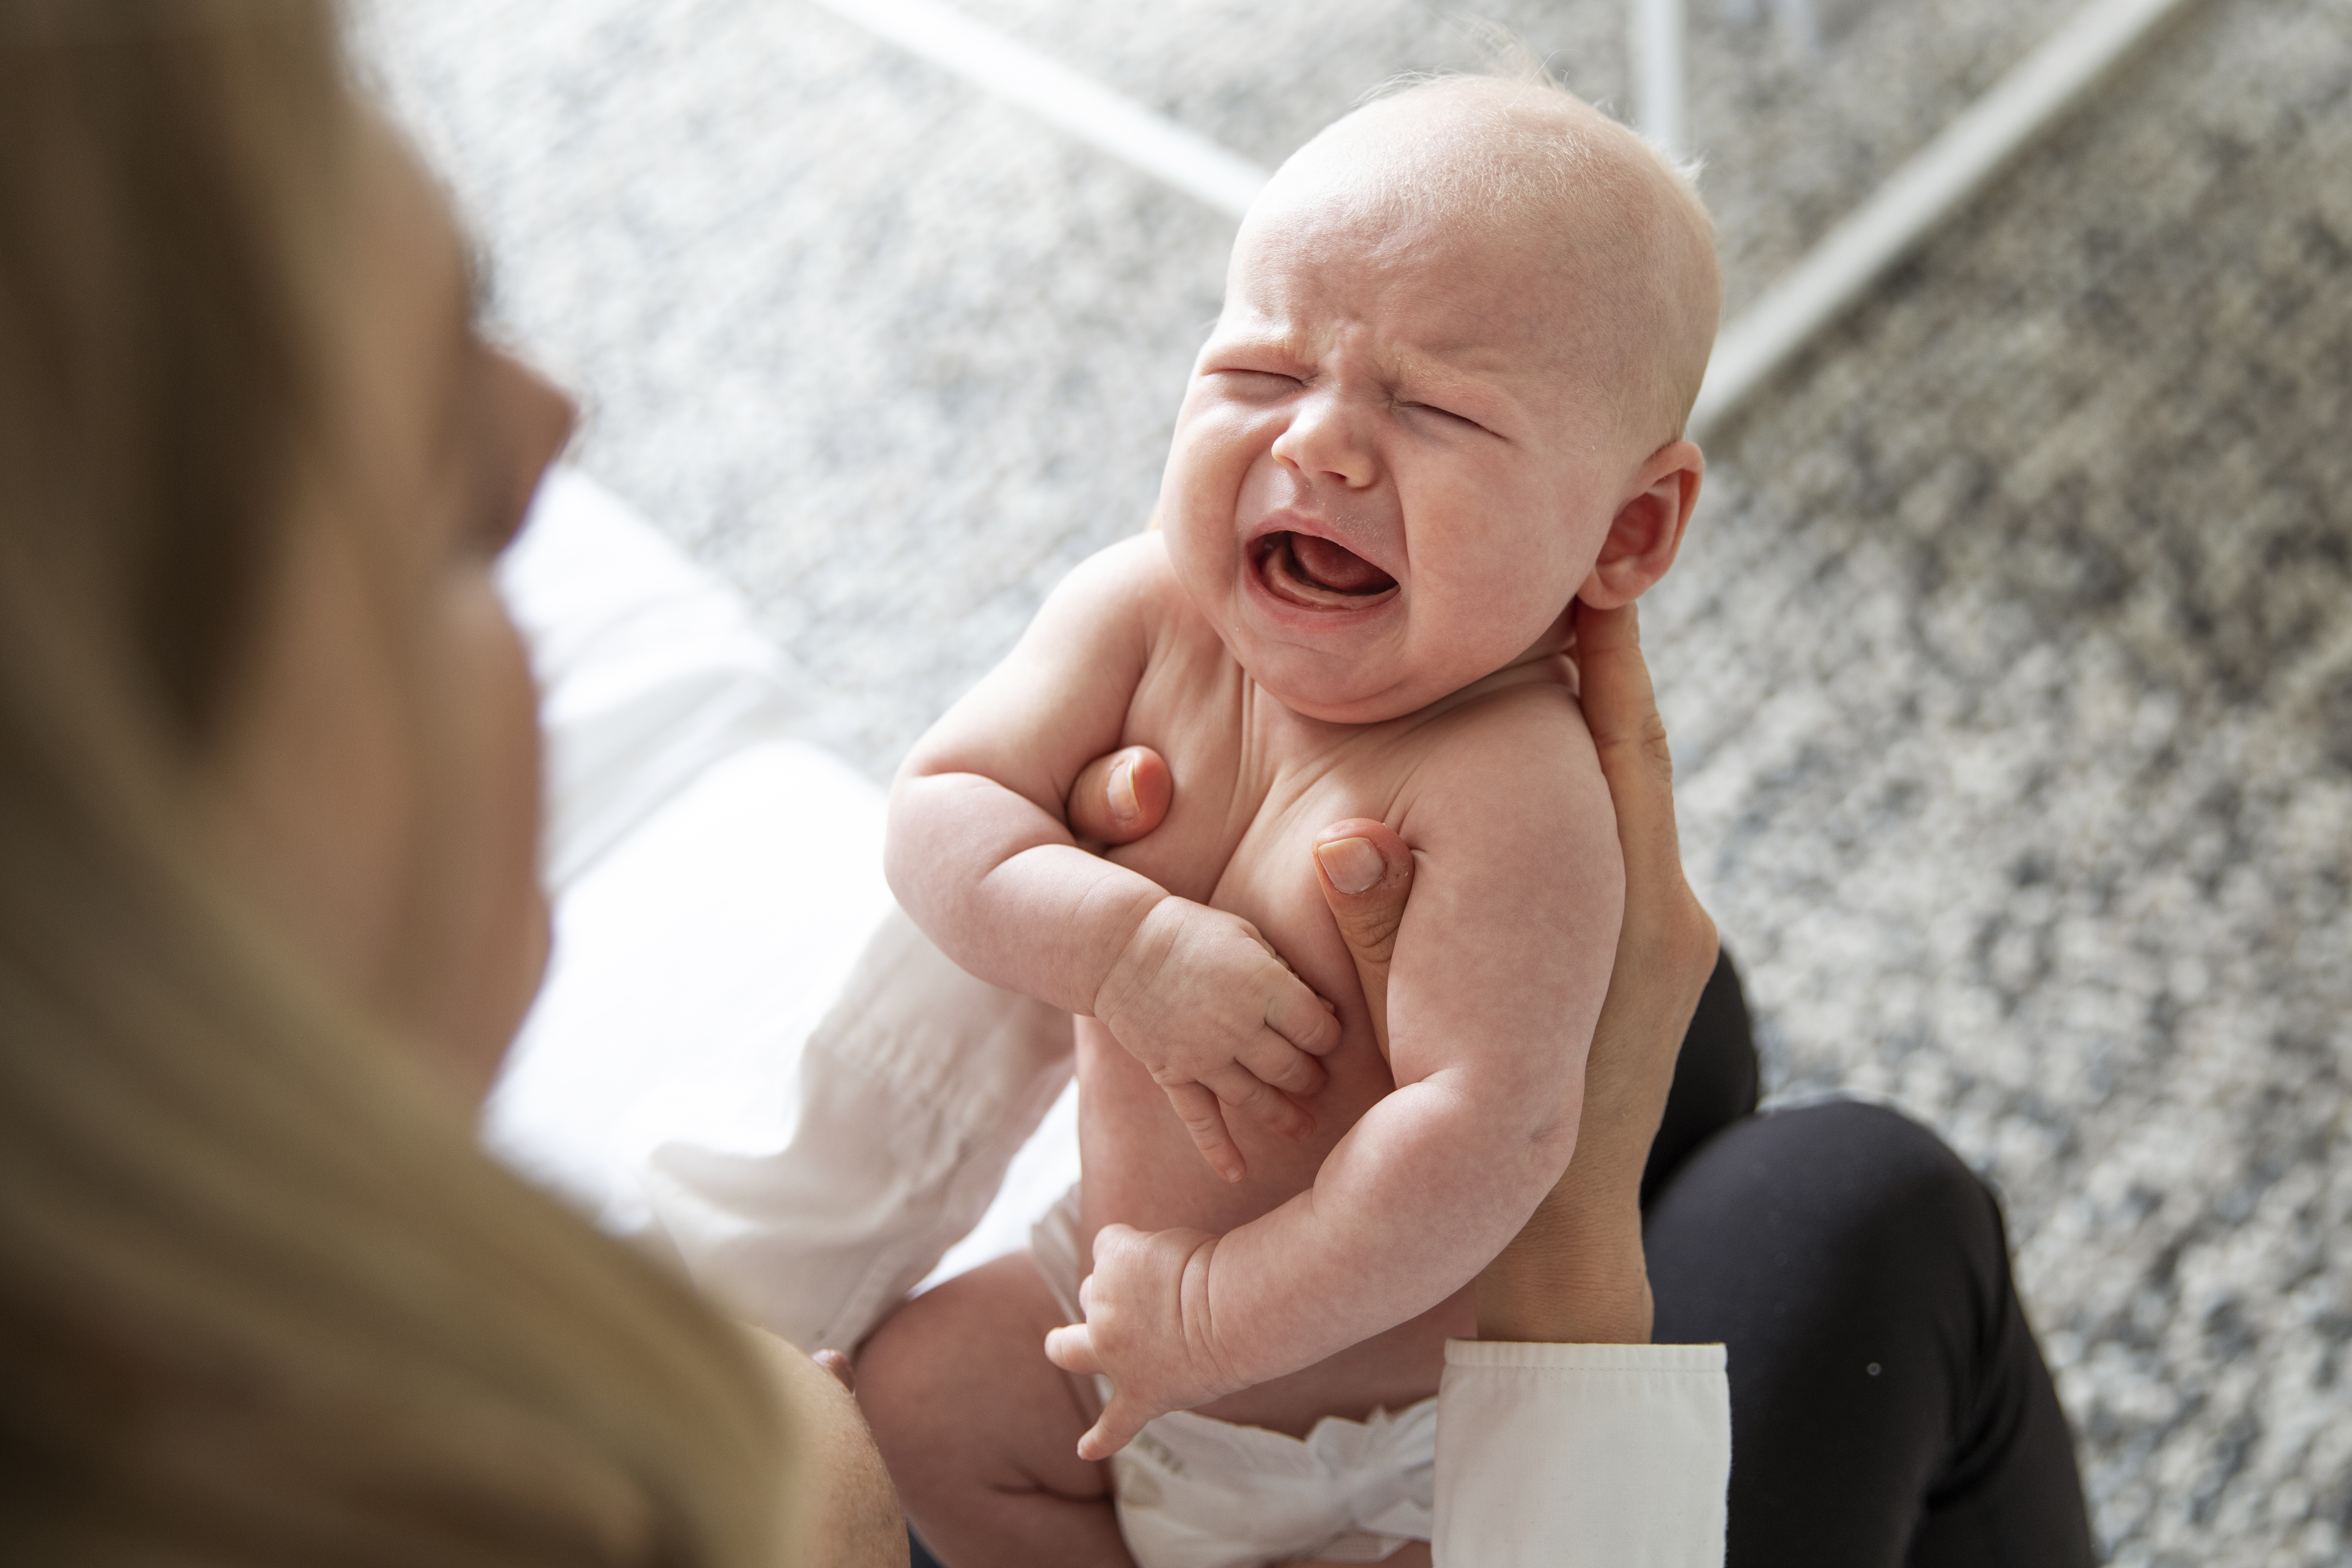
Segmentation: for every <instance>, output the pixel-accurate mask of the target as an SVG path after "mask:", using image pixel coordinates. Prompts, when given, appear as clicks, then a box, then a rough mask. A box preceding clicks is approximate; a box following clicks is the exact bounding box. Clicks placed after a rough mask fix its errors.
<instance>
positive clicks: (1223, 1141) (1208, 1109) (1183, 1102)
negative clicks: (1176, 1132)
mask: <svg viewBox="0 0 2352 1568" xmlns="http://www.w3.org/2000/svg"><path fill="white" fill-rule="evenodd" d="M1160 1089H1163V1090H1164V1091H1165V1092H1166V1093H1167V1096H1168V1103H1169V1104H1170V1105H1171V1107H1173V1108H1174V1109H1175V1111H1176V1120H1178V1121H1181V1122H1182V1123H1183V1124H1184V1131H1187V1132H1190V1133H1191V1134H1192V1143H1193V1146H1194V1147H1195V1148H1197V1149H1199V1150H1200V1151H1201V1158H1202V1159H1203V1160H1206V1161H1207V1162H1208V1163H1209V1169H1211V1170H1212V1171H1214V1172H1216V1173H1217V1174H1218V1175H1220V1176H1223V1178H1224V1179H1225V1180H1226V1181H1229V1182H1238V1181H1240V1180H1241V1179H1242V1178H1243V1177H1244V1176H1245V1175H1247V1174H1248V1173H1249V1166H1248V1164H1247V1163H1245V1162H1244V1160H1243V1159H1242V1152H1241V1146H1240V1145H1239V1144H1237V1143H1235V1142H1234V1135H1233V1134H1232V1133H1231V1132H1228V1131H1225V1116H1224V1112H1223V1110H1220V1109H1219V1108H1218V1105H1217V1097H1216V1096H1215V1095H1214V1094H1213V1093H1212V1092H1211V1091H1210V1090H1209V1089H1207V1088H1206V1087H1204V1086H1202V1085H1201V1084H1197V1083H1163V1084H1161V1085H1160Z"/></svg>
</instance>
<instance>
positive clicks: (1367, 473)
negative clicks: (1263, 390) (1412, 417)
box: [1274, 393, 1380, 490]
mask: <svg viewBox="0 0 2352 1568" xmlns="http://www.w3.org/2000/svg"><path fill="white" fill-rule="evenodd" d="M1274 455H1275V457H1276V458H1279V459H1280V460H1281V461H1283V462H1285V463H1286V464H1288V465H1289V466H1290V467H1292V468H1296V469H1297V470H1298V472H1299V473H1300V474H1301V475H1303V476H1304V477H1306V478H1307V479H1310V480H1314V481H1316V482H1318V483H1337V484H1340V485H1344V486H1346V487H1347V488H1348V489H1351V490H1360V489H1365V488H1366V487H1368V486H1370V485H1371V484H1373V483H1375V482H1376V481H1377V480H1378V479H1380V459H1379V457H1378V455H1377V454H1376V453H1375V452H1374V450H1373V448H1372V442H1371V437H1370V430H1369V429H1367V428H1366V427H1365V420H1364V418H1363V416H1362V415H1361V413H1360V411H1359V410H1357V409H1356V408H1355V407H1354V406H1353V405H1351V404H1349V401H1348V400H1347V399H1345V398H1342V397H1340V396H1339V395H1337V394H1330V393H1327V394H1324V395H1319V396H1314V397H1309V398H1307V400H1306V401H1305V402H1304V403H1303V404H1302V405H1300V407H1299V410H1298V412H1297V415H1296V416H1294V417H1293V418H1292V419H1291V421H1290V426H1289V428H1288V429H1286V430H1285V431H1283V433H1282V434H1281V435H1280V436H1278V437H1276V438H1275V443H1274Z"/></svg>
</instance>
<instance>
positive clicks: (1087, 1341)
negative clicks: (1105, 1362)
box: [1045, 1323, 1102, 1377]
mask: <svg viewBox="0 0 2352 1568" xmlns="http://www.w3.org/2000/svg"><path fill="white" fill-rule="evenodd" d="M1045 1359H1046V1360H1047V1361H1050V1362H1052V1363H1054V1364H1055V1366H1058V1367H1060V1368H1061V1369H1062V1370H1063V1371H1064V1372H1074V1373H1077V1374H1078V1375H1079V1376H1080V1377H1092V1376H1094V1375H1095V1374H1096V1373H1099V1372H1101V1371H1102V1361H1101V1358H1100V1357H1098V1356H1097V1355H1096V1354H1095V1340H1094V1335H1093V1334H1092V1333H1091V1332H1089V1331H1087V1326H1086V1325H1085V1324H1084V1323H1072V1324H1070V1325H1069V1326H1067V1327H1066V1328H1059V1329H1055V1330H1053V1331H1051V1332H1049V1333H1047V1334H1046V1336H1045Z"/></svg>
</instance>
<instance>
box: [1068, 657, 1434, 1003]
mask: <svg viewBox="0 0 2352 1568" xmlns="http://www.w3.org/2000/svg"><path fill="white" fill-rule="evenodd" d="M1149 695H1150V692H1149V690H1148V689H1147V691H1146V692H1145V693H1141V694H1139V696H1149ZM1190 695H1191V697H1192V701H1190V702H1189V703H1182V704H1179V703H1177V702H1175V701H1172V700H1170V701H1166V702H1164V703H1153V702H1150V701H1148V700H1139V701H1138V702H1137V704H1136V705H1135V708H1134V710H1133V711H1132V712H1131V714H1130V718H1129V728H1128V732H1127V734H1126V736H1125V737H1124V742H1123V743H1127V744H1138V743H1140V744H1145V745H1150V746H1152V747H1154V748H1155V749H1157V750H1158V751H1159V752H1160V754H1161V755H1162V756H1163V757H1165V758H1166V759H1167V761H1168V763H1169V769H1170V772H1171V773H1172V774H1173V776H1174V778H1175V783H1176V791H1175V800H1174V803H1173V805H1172V806H1171V809H1170V812H1169V815H1168V819H1167V821H1166V822H1165V823H1164V824H1162V825H1161V826H1160V829H1159V830H1158V831H1157V832H1155V833H1153V834H1151V835H1150V836H1149V837H1145V838H1143V839H1140V840H1139V841H1137V842H1136V843H1134V844H1131V845H1128V846H1126V847H1122V848H1119V849H1115V850H1113V851H1111V858H1113V859H1115V860H1117V861H1118V863H1120V864H1121V865H1124V866H1127V867H1129V868H1132V869H1134V870H1136V871H1139V872H1140V873H1141V874H1143V875H1144V876H1147V877H1149V878H1150V879H1152V880H1153V881H1155V882H1158V883H1159V884H1160V886H1161V887H1163V888H1166V889H1168V890H1169V891H1170V892H1171V893H1174V894H1176V895H1177V896H1178V897H1180V898H1184V899H1190V900H1192V901H1194V902H1195V903H1202V904H1207V905H1209V906H1210V907H1211V908H1213V909H1220V910H1230V911H1231V912H1233V913H1234V914H1236V915H1239V916H1240V917H1241V918H1242V919H1244V920H1245V921H1249V922H1250V923H1251V924H1253V925H1255V926H1256V927H1257V929H1258V931H1259V933H1260V934H1261V935H1263V936H1264V937H1265V939H1266V940H1267V941H1268V942H1272V943H1273V944H1274V947H1275V950H1276V952H1279V953H1281V955H1282V956H1283V957H1284V958H1285V959H1286V960H1287V961H1288V962H1289V963H1290V964H1291V965H1292V966H1293V967H1294V968H1296V969H1297V971H1298V972H1299V973H1300V976H1301V977H1302V978H1303V979H1305V980H1306V981H1307V983H1308V984H1310V985H1312V986H1313V987H1314V988H1315V989H1316V990H1317V991H1318V993H1320V994H1323V995H1324V996H1326V997H1328V998H1330V999H1331V1000H1332V1001H1334V1002H1342V1003H1343V1004H1346V1005H1352V1004H1353V1003H1354V1002H1355V1000H1356V998H1357V986H1356V983H1355V968H1354V964H1353V963H1352V961H1351V960H1350V959H1349V956H1348V952H1347V949H1346V946H1345V945H1344V944H1343V943H1342V942H1340V940H1339V932H1338V931H1337V929H1336V928H1335V927H1334V926H1333V924H1332V921H1331V916H1330V911H1329V910H1328V907H1327V906H1326V904H1325V903H1324V900H1323V893H1322V887H1321V883H1320V880H1319V879H1318V876H1317V873H1316V868H1315V858H1314V850H1315V841H1316V839H1317V837H1318V836H1319V835H1320V833H1321V832H1322V830H1323V829H1324V828H1325V827H1328V826H1330V825H1331V824H1333V823H1335V822H1339V821H1343V820H1345V819H1347V818H1349V817H1372V818H1376V819H1380V820H1386V821H1393V820H1394V818H1395V816H1396V813H1397V809H1398V801H1399V799H1400V796H1401V795H1402V791H1403V789H1404V787H1405V786H1406V784H1408V783H1409V774H1410V768H1409V766H1406V767H1401V766H1400V765H1399V763H1400V762H1401V761H1407V760H1408V759H1402V758H1400V757H1399V756H1398V755H1397V754H1396V751H1397V749H1396V748H1393V747H1381V746H1377V745H1369V744H1359V743H1351V742H1352V739H1353V738H1349V737H1341V738H1338V739H1334V738H1332V737H1330V736H1328V735H1319V734H1310V735H1306V736H1301V735H1299V734H1297V733H1296V732H1291V731H1290V727H1289V726H1288V725H1287V724H1286V723H1285V722H1284V721H1282V720H1280V719H1279V718H1275V719H1274V720H1273V721H1271V722H1269V716H1268V715H1266V714H1265V713H1263V712H1255V713H1254V712H1252V711H1250V703H1249V701H1248V700H1247V694H1246V692H1245V691H1244V692H1232V691H1225V690H1220V689H1209V690H1205V691H1202V690H1194V691H1192V693H1190Z"/></svg>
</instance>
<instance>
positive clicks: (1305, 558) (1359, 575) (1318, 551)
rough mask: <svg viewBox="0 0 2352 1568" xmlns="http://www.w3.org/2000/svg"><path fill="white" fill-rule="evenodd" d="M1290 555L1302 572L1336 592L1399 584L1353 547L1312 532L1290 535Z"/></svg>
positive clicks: (1365, 591) (1375, 589) (1370, 590)
mask: <svg viewBox="0 0 2352 1568" xmlns="http://www.w3.org/2000/svg"><path fill="white" fill-rule="evenodd" d="M1290 558H1291V559H1292V560H1294V561H1296V562H1297V563H1298V571H1299V574H1300V575H1301V576H1303V577H1305V578H1306V579H1307V581H1308V582H1310V583H1312V584H1315V585H1316V586H1317V587H1318V588H1328V589H1329V590H1330V591H1331V592H1332V593H1334V594H1377V593H1380V592H1381V591H1382V590H1384V589H1388V588H1391V587H1394V586H1395V585H1396V579H1395V578H1393V577H1391V576H1390V575H1389V574H1387V573H1385V572H1383V571H1381V569H1380V568H1379V567H1377V566H1375V565H1373V564H1372V563H1370V562H1369V561H1367V560H1365V559H1364V558H1363V557H1362V556H1360V555H1359V554H1357V553H1356V552H1354V551H1352V550H1350V549H1349V548H1348V547H1347V546H1346V545H1344V544H1334V543H1332V542H1330V541H1329V540H1328V539H1318V538H1317V537H1316V536H1315V535H1314V534H1311V533H1294V534H1292V535H1291V536H1290Z"/></svg>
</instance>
